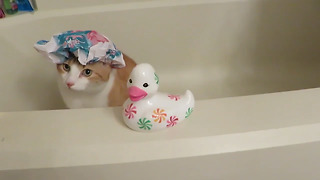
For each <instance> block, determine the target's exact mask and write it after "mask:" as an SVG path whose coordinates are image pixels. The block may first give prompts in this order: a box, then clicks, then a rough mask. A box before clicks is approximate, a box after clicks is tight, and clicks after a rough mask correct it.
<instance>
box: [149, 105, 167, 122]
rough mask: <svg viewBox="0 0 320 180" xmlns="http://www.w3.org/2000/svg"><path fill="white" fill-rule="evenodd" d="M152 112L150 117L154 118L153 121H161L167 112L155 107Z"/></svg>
mask: <svg viewBox="0 0 320 180" xmlns="http://www.w3.org/2000/svg"><path fill="white" fill-rule="evenodd" d="M153 113H154V114H153V115H152V118H155V119H154V122H158V123H161V122H163V121H164V120H165V119H166V117H167V114H166V113H164V109H160V108H157V109H156V110H153Z"/></svg>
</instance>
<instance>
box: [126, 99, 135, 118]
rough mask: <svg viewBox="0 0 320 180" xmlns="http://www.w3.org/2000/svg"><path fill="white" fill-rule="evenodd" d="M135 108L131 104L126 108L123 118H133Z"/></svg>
mask: <svg viewBox="0 0 320 180" xmlns="http://www.w3.org/2000/svg"><path fill="white" fill-rule="evenodd" d="M136 109H137V107H136V106H133V103H131V104H130V105H128V106H127V108H126V109H125V110H124V112H125V116H127V117H128V119H131V118H134V114H137V110H136Z"/></svg>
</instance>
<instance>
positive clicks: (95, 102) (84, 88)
mask: <svg viewBox="0 0 320 180" xmlns="http://www.w3.org/2000/svg"><path fill="white" fill-rule="evenodd" d="M70 68H71V69H70V71H69V72H68V73H66V72H65V73H63V74H61V76H60V77H58V87H59V90H60V94H61V96H62V98H63V101H64V103H65V104H66V106H67V107H68V108H70V109H77V108H95V107H106V106H108V95H109V93H110V91H111V89H112V85H113V82H114V79H115V73H116V70H114V69H113V70H112V71H111V73H110V76H109V81H108V82H101V83H94V82H90V81H89V80H88V79H87V78H86V77H84V76H82V75H81V71H80V69H79V68H78V66H76V65H74V64H73V65H71V67H70ZM67 82H73V83H74V85H73V86H72V87H71V88H68V86H67V84H66V83H67Z"/></svg>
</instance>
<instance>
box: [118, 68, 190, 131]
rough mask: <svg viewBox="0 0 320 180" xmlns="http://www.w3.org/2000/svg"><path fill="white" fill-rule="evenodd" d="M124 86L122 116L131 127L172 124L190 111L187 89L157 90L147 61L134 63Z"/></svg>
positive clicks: (147, 128)
mask: <svg viewBox="0 0 320 180" xmlns="http://www.w3.org/2000/svg"><path fill="white" fill-rule="evenodd" d="M127 87H128V89H129V98H128V99H127V100H126V102H125V103H124V104H123V119H124V122H125V123H126V124H127V126H128V127H130V128H131V129H133V130H136V131H156V130H160V129H165V128H169V127H173V126H175V125H176V124H177V123H180V122H181V121H183V120H184V119H186V118H188V117H189V116H190V114H191V113H192V111H193V108H194V97H193V94H192V92H191V91H189V90H187V91H186V93H185V94H184V95H181V96H179V95H172V94H166V93H160V92H158V88H159V78H158V76H157V75H156V73H155V71H154V69H153V67H152V66H151V65H150V64H138V65H137V66H136V67H135V68H134V69H133V70H132V72H131V74H130V77H129V80H128V83H127Z"/></svg>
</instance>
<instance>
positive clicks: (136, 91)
mask: <svg viewBox="0 0 320 180" xmlns="http://www.w3.org/2000/svg"><path fill="white" fill-rule="evenodd" d="M147 95H148V93H147V92H145V91H144V90H142V89H140V88H138V87H137V86H131V87H130V88H129V97H130V99H131V101H139V100H140V99H143V98H144V97H146V96H147Z"/></svg>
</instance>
